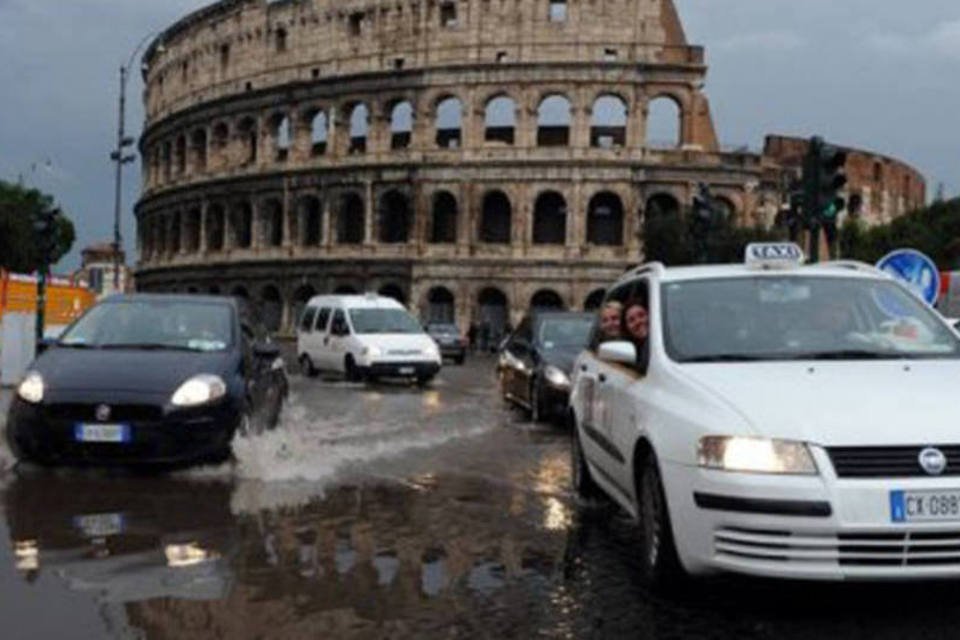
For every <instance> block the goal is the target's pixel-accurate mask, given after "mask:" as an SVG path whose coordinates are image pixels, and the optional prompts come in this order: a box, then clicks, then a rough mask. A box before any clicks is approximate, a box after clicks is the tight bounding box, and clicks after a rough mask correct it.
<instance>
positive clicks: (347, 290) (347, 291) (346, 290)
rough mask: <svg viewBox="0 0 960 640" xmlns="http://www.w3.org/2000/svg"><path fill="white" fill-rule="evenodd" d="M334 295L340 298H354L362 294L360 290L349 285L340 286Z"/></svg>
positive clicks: (334, 291)
mask: <svg viewBox="0 0 960 640" xmlns="http://www.w3.org/2000/svg"><path fill="white" fill-rule="evenodd" d="M333 293H334V295H338V296H353V295H357V294H358V293H360V291H359V289H357V288H356V287H354V286H353V285H349V284H341V285H338V286H337V288H336V289H334V290H333Z"/></svg>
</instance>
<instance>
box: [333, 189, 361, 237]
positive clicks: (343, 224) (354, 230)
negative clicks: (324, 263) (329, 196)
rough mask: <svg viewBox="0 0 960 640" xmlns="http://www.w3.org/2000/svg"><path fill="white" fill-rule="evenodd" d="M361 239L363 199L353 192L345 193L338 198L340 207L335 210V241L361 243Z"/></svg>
mask: <svg viewBox="0 0 960 640" xmlns="http://www.w3.org/2000/svg"><path fill="white" fill-rule="evenodd" d="M363 239H364V206H363V199H362V198H361V197H360V196H358V195H357V194H355V193H345V194H343V196H342V197H341V198H340V209H339V210H338V211H337V243H338V244H361V243H362V242H363Z"/></svg>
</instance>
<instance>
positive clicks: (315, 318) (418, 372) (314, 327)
mask: <svg viewBox="0 0 960 640" xmlns="http://www.w3.org/2000/svg"><path fill="white" fill-rule="evenodd" d="M297 356H298V358H299V361H300V367H301V371H303V373H304V375H308V376H315V375H317V373H318V372H319V371H333V372H338V373H343V374H344V375H345V376H346V378H347V379H348V380H351V381H360V380H375V379H377V378H380V377H403V378H415V379H416V380H417V383H418V384H420V385H425V384H427V383H429V382H430V381H431V380H432V379H433V378H434V376H436V375H437V373H438V372H439V371H440V362H441V360H440V349H439V348H438V347H437V343H436V342H434V340H433V338H431V337H430V336H428V335H427V334H426V333H425V332H424V330H423V327H421V326H420V323H419V322H417V320H416V319H415V318H414V317H413V316H412V315H410V314H409V313H408V312H407V310H406V309H404V308H403V305H401V304H400V303H399V302H397V301H396V300H393V299H391V298H385V297H383V296H378V295H375V294H367V295H329V296H316V297H314V298H311V299H310V301H309V302H308V303H307V306H306V308H305V309H304V310H303V314H302V315H301V316H300V323H299V325H298V328H297Z"/></svg>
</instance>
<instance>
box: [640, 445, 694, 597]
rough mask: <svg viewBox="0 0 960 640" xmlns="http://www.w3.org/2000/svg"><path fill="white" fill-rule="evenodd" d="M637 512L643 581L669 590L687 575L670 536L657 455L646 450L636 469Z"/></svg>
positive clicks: (669, 525) (668, 517)
mask: <svg viewBox="0 0 960 640" xmlns="http://www.w3.org/2000/svg"><path fill="white" fill-rule="evenodd" d="M636 473H637V474H638V475H639V478H640V486H639V487H637V489H638V491H637V495H638V497H639V502H640V504H639V505H638V506H639V511H640V539H641V543H640V556H641V557H640V561H641V564H642V565H643V569H644V576H643V577H644V580H645V581H646V583H647V585H648V586H649V587H650V588H651V589H652V590H654V591H661V592H665V591H670V590H671V589H673V588H674V587H676V586H678V585H679V584H680V583H681V582H682V581H683V578H684V577H685V576H686V573H685V571H684V570H683V565H682V564H680V558H679V556H678V555H677V547H676V544H675V542H674V539H673V526H672V525H671V523H670V511H669V509H668V508H667V498H666V494H665V493H664V491H663V482H662V481H661V479H660V471H659V469H658V467H657V458H656V456H655V455H654V454H653V453H649V454H648V455H647V456H646V457H645V458H644V460H643V464H642V466H641V468H640V469H638V470H637V472H636Z"/></svg>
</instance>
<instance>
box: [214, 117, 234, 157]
mask: <svg viewBox="0 0 960 640" xmlns="http://www.w3.org/2000/svg"><path fill="white" fill-rule="evenodd" d="M229 141H230V127H229V126H228V125H227V123H226V122H218V123H217V124H215V125H213V136H212V139H211V142H212V143H213V148H214V149H216V150H217V151H220V150H221V149H223V148H224V147H226V146H227V142H229Z"/></svg>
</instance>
